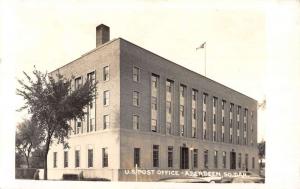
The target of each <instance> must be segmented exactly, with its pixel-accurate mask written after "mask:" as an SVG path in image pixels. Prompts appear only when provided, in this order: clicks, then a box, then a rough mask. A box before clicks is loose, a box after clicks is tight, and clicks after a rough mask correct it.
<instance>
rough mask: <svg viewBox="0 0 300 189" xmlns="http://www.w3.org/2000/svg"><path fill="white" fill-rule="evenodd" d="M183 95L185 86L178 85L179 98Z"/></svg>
mask: <svg viewBox="0 0 300 189" xmlns="http://www.w3.org/2000/svg"><path fill="white" fill-rule="evenodd" d="M184 95H185V86H184V85H180V96H182V97H184Z"/></svg>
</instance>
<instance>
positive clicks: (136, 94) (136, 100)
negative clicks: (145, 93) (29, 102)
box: [132, 91, 140, 106]
mask: <svg viewBox="0 0 300 189" xmlns="http://www.w3.org/2000/svg"><path fill="white" fill-rule="evenodd" d="M132 105H133V106H139V105H140V93H139V92H137V91H133V93H132Z"/></svg>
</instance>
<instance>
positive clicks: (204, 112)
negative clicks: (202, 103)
mask: <svg viewBox="0 0 300 189" xmlns="http://www.w3.org/2000/svg"><path fill="white" fill-rule="evenodd" d="M203 122H206V111H203Z"/></svg>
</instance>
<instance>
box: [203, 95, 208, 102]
mask: <svg viewBox="0 0 300 189" xmlns="http://www.w3.org/2000/svg"><path fill="white" fill-rule="evenodd" d="M207 96H208V94H206V93H203V104H206V100H207Z"/></svg>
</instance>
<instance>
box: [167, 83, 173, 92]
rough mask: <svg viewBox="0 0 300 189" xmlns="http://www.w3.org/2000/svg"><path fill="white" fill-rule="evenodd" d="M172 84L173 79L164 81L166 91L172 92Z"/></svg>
mask: <svg viewBox="0 0 300 189" xmlns="http://www.w3.org/2000/svg"><path fill="white" fill-rule="evenodd" d="M172 86H173V81H170V80H167V81H166V91H167V92H169V93H171V92H172Z"/></svg>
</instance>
